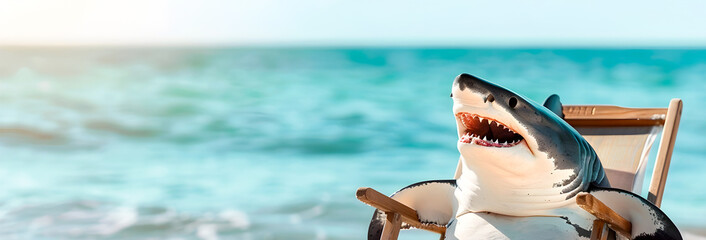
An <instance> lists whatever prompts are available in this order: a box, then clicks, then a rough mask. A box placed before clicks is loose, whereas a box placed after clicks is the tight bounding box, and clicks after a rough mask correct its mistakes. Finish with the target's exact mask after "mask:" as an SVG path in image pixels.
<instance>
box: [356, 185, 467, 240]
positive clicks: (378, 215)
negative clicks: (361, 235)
mask: <svg viewBox="0 0 706 240" xmlns="http://www.w3.org/2000/svg"><path fill="white" fill-rule="evenodd" d="M454 190H456V180H435V181H424V182H418V183H415V184H412V185H409V186H407V187H404V188H402V189H400V190H399V191H397V192H396V193H394V194H392V196H391V197H392V199H395V200H397V201H399V202H401V203H403V204H404V205H407V206H408V207H410V208H412V209H414V210H416V211H417V215H418V216H419V221H420V222H422V223H428V224H435V225H440V226H446V224H448V223H449V221H451V219H452V218H453V212H454V209H453V208H454ZM385 218H386V215H385V213H383V212H381V211H380V210H375V213H374V214H373V219H372V220H371V221H370V227H369V228H368V239H369V240H372V239H375V240H377V239H380V235H381V234H382V228H383V225H384V223H385Z"/></svg>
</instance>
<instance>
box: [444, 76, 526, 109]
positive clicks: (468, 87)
mask: <svg viewBox="0 0 706 240" xmlns="http://www.w3.org/2000/svg"><path fill="white" fill-rule="evenodd" d="M454 88H456V89H454V90H456V91H454V92H457V93H456V94H461V95H467V96H465V97H464V96H459V97H461V98H466V99H474V100H476V101H479V102H480V101H482V102H483V103H494V104H497V105H500V106H502V107H504V108H506V109H507V110H509V111H511V110H513V109H515V108H517V107H519V106H520V105H522V104H521V102H520V101H521V100H520V99H518V98H517V97H516V95H517V94H515V93H513V92H510V91H508V90H506V89H504V88H503V87H500V86H498V85H496V84H494V83H491V82H488V81H485V80H483V79H480V78H477V77H475V76H473V75H470V74H467V73H463V74H461V75H458V77H456V79H455V80H454ZM453 94H454V93H452V94H451V96H452V97H453V96H454V95H453Z"/></svg>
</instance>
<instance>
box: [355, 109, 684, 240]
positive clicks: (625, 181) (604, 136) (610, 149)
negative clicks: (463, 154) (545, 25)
mask: <svg viewBox="0 0 706 240" xmlns="http://www.w3.org/2000/svg"><path fill="white" fill-rule="evenodd" d="M681 111H682V101H681V99H672V100H671V101H670V103H669V107H668V108H624V107H617V106H600V105H568V106H564V108H563V113H564V115H565V120H566V122H568V123H569V124H570V125H572V126H573V127H574V128H576V130H577V131H578V132H579V133H581V135H583V136H584V137H585V138H586V140H587V141H588V142H589V143H590V144H591V145H592V146H593V148H594V149H595V150H596V153H597V154H598V157H599V158H600V159H601V163H602V164H603V167H604V168H605V171H606V175H607V177H608V180H609V181H610V183H611V185H612V186H613V187H615V188H621V189H624V190H628V191H632V192H634V193H636V194H640V192H641V189H642V183H643V179H644V174H645V166H646V165H647V158H648V156H649V151H650V149H651V148H652V145H653V143H654V141H655V139H656V137H657V135H659V134H660V133H661V139H660V144H659V148H658V149H657V159H656V160H655V165H654V171H653V173H652V178H651V182H650V186H649V193H648V196H647V199H648V200H649V201H650V202H652V203H654V204H655V205H656V206H657V207H659V206H660V204H661V202H662V195H663V194H664V186H665V183H666V180H667V173H668V172H669V165H670V162H671V157H672V151H673V150H674V142H675V140H676V134H677V130H678V128H679V121H680V118H681ZM459 165H460V162H459ZM459 174H460V172H459V169H457V170H456V176H455V177H454V178H458V177H459ZM356 196H357V197H358V199H359V200H360V201H362V202H365V203H367V204H368V205H371V206H373V207H375V208H378V209H380V210H381V211H383V212H386V213H387V221H386V223H385V226H384V229H383V234H382V237H381V239H385V240H387V239H397V236H398V233H399V230H400V226H401V223H402V222H406V223H408V224H409V225H410V226H412V227H415V228H419V229H425V230H428V231H432V232H436V233H440V234H441V238H442V239H443V238H444V233H445V230H446V229H445V228H443V227H439V226H432V225H424V224H422V223H420V222H419V219H418V217H417V213H416V211H414V210H413V209H412V208H409V207H407V206H405V205H404V204H402V203H399V202H397V201H395V200H393V199H392V198H389V197H387V196H385V195H383V194H381V193H379V192H377V191H375V190H373V189H371V188H359V189H358V192H357V193H356ZM577 203H578V204H579V205H580V206H581V207H583V208H584V209H586V210H587V211H589V212H590V213H592V214H593V215H595V216H596V217H597V218H598V219H599V220H596V221H595V222H594V226H593V229H594V231H593V233H592V235H591V239H606V237H608V235H610V234H612V232H611V231H607V229H612V230H614V231H616V232H618V233H621V234H629V232H630V222H628V221H627V220H625V219H624V218H622V217H621V216H620V215H618V214H617V213H615V212H614V211H612V209H610V208H608V207H606V206H605V205H604V204H603V203H601V202H600V201H598V199H595V198H593V197H592V196H591V195H590V194H581V195H579V196H578V197H577Z"/></svg>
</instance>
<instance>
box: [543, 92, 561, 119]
mask: <svg viewBox="0 0 706 240" xmlns="http://www.w3.org/2000/svg"><path fill="white" fill-rule="evenodd" d="M543 105H544V107H546V108H548V109H549V110H550V111H552V112H554V114H556V115H557V116H559V117H560V118H562V119H564V112H562V105H561V99H559V95H556V94H552V95H551V96H549V97H548V98H547V100H545V101H544V104H543Z"/></svg>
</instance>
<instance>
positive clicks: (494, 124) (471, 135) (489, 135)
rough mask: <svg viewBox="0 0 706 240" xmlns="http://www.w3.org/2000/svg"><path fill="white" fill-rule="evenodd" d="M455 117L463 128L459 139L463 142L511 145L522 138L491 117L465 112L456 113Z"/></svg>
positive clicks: (499, 145)
mask: <svg viewBox="0 0 706 240" xmlns="http://www.w3.org/2000/svg"><path fill="white" fill-rule="evenodd" d="M456 117H457V118H458V119H459V120H460V121H461V123H462V124H463V127H464V128H465V130H464V132H465V134H464V135H463V136H461V139H460V140H459V141H461V142H464V143H474V144H477V145H480V146H486V147H512V146H515V145H517V144H518V143H520V142H521V141H522V139H523V138H522V136H521V135H520V134H517V133H515V132H514V131H512V129H510V128H509V127H507V126H505V125H504V124H502V123H501V122H498V121H496V120H494V119H491V118H485V117H481V116H478V115H476V114H472V113H467V112H460V113H457V114H456Z"/></svg>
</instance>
